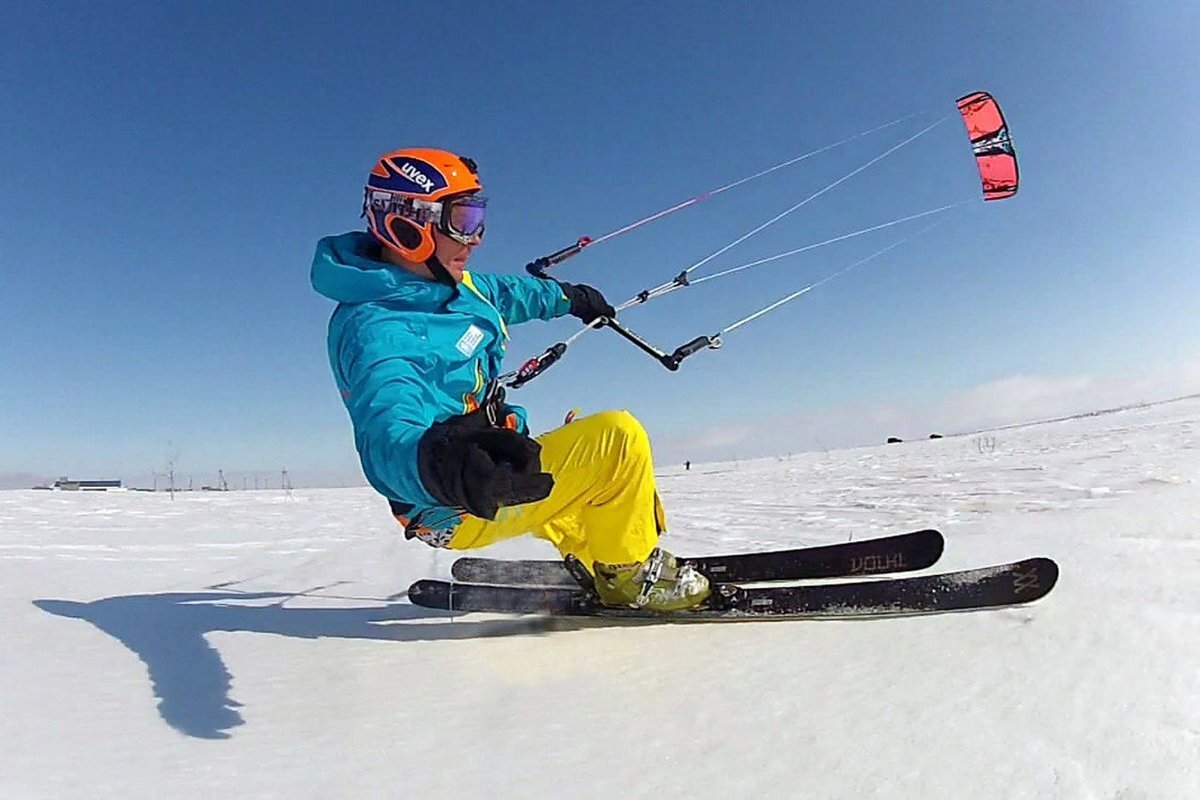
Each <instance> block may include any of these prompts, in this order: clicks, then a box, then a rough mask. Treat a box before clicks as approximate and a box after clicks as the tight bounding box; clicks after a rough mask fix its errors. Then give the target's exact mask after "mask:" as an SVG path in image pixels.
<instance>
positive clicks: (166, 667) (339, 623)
mask: <svg viewBox="0 0 1200 800" xmlns="http://www.w3.org/2000/svg"><path fill="white" fill-rule="evenodd" d="M213 588H214V589H215V588H217V587H213ZM296 596H297V595H296V594H291V593H285V592H238V591H203V592H180V593H168V594H141V595H138V594H134V595H124V596H119V597H105V598H102V599H100V600H94V601H92V602H90V603H82V602H77V601H74V600H34V601H33V604H34V605H35V606H37V607H38V608H40V609H42V610H43V611H46V612H49V613H51V614H56V615H58V616H61V617H71V618H75V619H83V620H87V621H88V622H90V623H92V624H93V625H95V626H96V627H97V628H99V629H100V630H102V631H104V632H105V633H107V634H108V635H110V636H112V637H114V638H115V639H117V640H118V641H119V642H121V644H123V645H125V646H126V647H128V648H129V649H130V650H132V651H133V652H134V653H135V654H136V655H137V657H138V658H140V659H141V660H142V661H143V662H144V663H145V664H146V668H147V670H148V671H149V673H150V683H151V686H152V688H153V690H154V694H155V696H156V697H158V698H159V703H158V711H159V713H160V714H161V715H162V718H163V720H164V721H165V722H166V723H167V724H168V725H170V726H171V727H173V728H175V729H176V730H178V731H180V732H182V733H184V734H187V735H188V736H195V737H198V738H202V739H227V738H229V733H227V731H228V730H229V729H230V728H234V727H236V726H238V725H241V724H243V720H242V715H241V714H239V713H238V711H237V709H238V707H239V706H240V704H239V703H237V702H236V701H235V700H233V699H232V698H231V697H230V696H229V689H230V683H231V676H230V674H229V670H228V669H226V667H225V664H224V662H223V661H222V660H221V656H220V654H219V653H218V652H217V651H216V649H214V648H213V647H212V645H210V644H209V643H208V641H206V639H205V634H206V633H209V632H211V631H249V632H255V633H274V634H279V635H281V636H297V637H300V638H304V639H315V638H319V637H326V636H332V637H337V638H343V639H383V640H390V641H401V642H405V641H408V642H411V641H422V640H426V641H427V640H433V639H471V638H477V637H481V636H504V635H509V634H515V633H531V632H538V631H540V630H542V629H544V625H543V624H542V623H541V622H539V621H538V620H537V619H517V620H493V621H485V622H455V623H454V624H444V625H437V624H428V623H425V624H421V623H419V622H418V621H419V620H422V619H424V620H429V619H430V618H439V617H443V618H446V619H449V617H450V614H448V613H446V612H439V611H430V610H428V609H423V608H419V607H414V606H411V605H408V604H401V603H399V602H392V600H393V598H389V599H388V601H384V602H383V603H382V604H380V605H375V606H361V607H357V608H329V609H326V608H296V607H288V606H285V605H283V601H284V600H287V599H289V598H294V597H296ZM270 600H275V601H276V602H273V603H265V604H264V601H270ZM255 603H257V604H255ZM406 622H407V624H406ZM387 623H392V624H387Z"/></svg>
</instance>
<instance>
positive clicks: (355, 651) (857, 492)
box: [0, 399, 1200, 800]
mask: <svg viewBox="0 0 1200 800" xmlns="http://www.w3.org/2000/svg"><path fill="white" fill-rule="evenodd" d="M660 485H661V488H662V490H663V493H664V497H665V501H666V503H667V507H668V511H669V513H670V515H671V523H672V532H671V534H670V536H669V539H667V540H666V542H669V543H670V545H671V546H673V547H674V549H675V550H676V551H682V552H686V553H695V554H701V553H709V552H716V551H742V550H752V549H756V548H762V547H777V546H788V545H790V546H795V545H805V544H821V543H828V542H836V541H844V540H846V539H848V538H851V537H853V538H864V537H867V536H872V535H880V534H886V533H897V532H900V531H903V530H906V529H911V528H916V527H925V526H936V527H939V528H941V529H942V530H943V531H944V532H945V534H946V536H947V549H946V554H945V556H944V558H943V560H942V563H941V564H940V565H939V567H938V568H939V569H941V568H946V569H955V568H964V567H971V566H980V565H984V564H991V563H998V562H1003V561H1009V560H1013V559H1017V558H1021V557H1024V556H1032V555H1047V556H1051V557H1053V558H1055V559H1057V560H1058V562H1059V564H1060V566H1061V568H1062V577H1061V578H1060V580H1059V583H1058V586H1057V588H1056V589H1055V590H1054V592H1053V593H1052V594H1051V595H1050V596H1049V597H1047V598H1046V599H1044V600H1042V601H1040V602H1039V603H1036V604H1033V605H1030V606H1025V607H1020V608H1014V609H1004V610H995V611H987V612H977V613H966V614H951V615H943V616H935V617H924V618H901V619H885V620H872V621H820V622H813V621H806V622H778V621H776V622H750V623H725V624H713V625H696V624H692V625H671V624H652V625H637V626H629V625H621V624H613V623H607V624H602V623H598V622H590V621H555V622H554V624H552V625H548V624H546V623H545V622H544V621H543V620H539V619H537V618H533V617H524V618H503V617H495V616H485V615H468V616H463V617H458V618H456V619H454V620H451V619H450V618H449V617H448V616H447V615H444V614H439V613H435V612H427V611H425V610H422V609H418V608H414V607H413V606H411V605H409V604H408V603H407V602H406V601H405V600H403V589H404V588H405V587H406V586H407V585H408V583H409V582H410V581H412V580H414V579H416V578H418V577H423V576H445V575H448V570H449V564H450V561H451V559H452V557H453V555H452V554H450V553H447V552H445V551H435V550H432V549H429V548H426V547H425V546H423V545H420V544H418V543H415V542H405V541H404V540H403V539H402V537H401V536H399V535H398V533H397V531H396V529H395V525H394V523H393V522H392V521H391V519H390V518H389V516H388V514H387V510H386V506H385V504H383V503H382V501H380V500H378V499H377V498H375V497H374V496H373V495H372V494H371V493H370V491H369V490H365V489H364V490H359V489H339V490H307V491H296V492H293V493H292V495H291V496H287V495H284V494H282V493H278V492H274V493H272V492H231V493H228V494H207V493H196V494H184V495H179V496H177V497H176V499H175V500H174V501H171V500H170V499H169V498H168V496H167V495H165V494H140V493H125V494H90V493H83V494H74V493H50V492H34V491H23V492H4V493H0V603H2V606H0V609H2V611H0V613H2V619H3V624H4V628H3V630H4V634H5V637H4V638H5V647H4V649H3V652H2V654H0V685H2V686H3V692H2V694H0V764H2V765H3V768H2V769H0V796H3V797H6V798H27V797H88V798H93V797H121V798H126V797H146V798H151V797H153V798H158V797H206V798H207V797H213V796H220V797H264V798H266V797H288V798H296V797H322V798H324V797H397V798H401V797H531V798H533V797H598V798H606V799H609V798H616V797H660V796H685V797H693V798H708V797H722V798H730V797H770V798H776V797H778V798H793V797H818V798H826V797H833V798H865V797H887V798H892V797H922V798H959V797H963V796H976V797H984V798H1057V797H1063V798H1076V797H1087V798H1092V797H1095V798H1125V799H1126V800H1132V799H1133V798H1148V797H1152V798H1191V797H1200V659H1198V658H1197V646H1198V645H1200V636H1198V634H1200V581H1198V580H1197V575H1198V569H1197V567H1198V566H1200V539H1198V537H1200V526H1198V525H1197V523H1198V521H1200V400H1195V399H1192V400H1185V401H1179V402H1174V403H1168V404H1163V405H1158V406H1153V407H1149V408H1141V409H1136V410H1129V411H1123V412H1119V413H1113V414H1107V415H1103V416H1095V417H1085V418H1080V419H1072V420H1067V421H1060V422H1054V423H1051V424H1042V425H1035V426H1030V427H1025V428H1019V429H1014V430H1004V431H996V432H993V433H988V434H979V435H971V436H964V437H953V438H946V439H941V440H931V441H920V442H910V443H905V444H901V445H892V446H881V447H876V448H867V449H857V450H848V451H841V452H831V453H825V454H821V453H816V454H804V455H799V456H795V457H793V458H790V459H786V460H774V459H766V460H761V461H755V462H743V463H740V464H733V463H729V464H718V465H694V466H693V469H692V471H691V472H683V471H680V470H664V471H663V473H662V474H661V483H660ZM666 542H665V543H666ZM485 552H489V551H485ZM489 554H492V555H504V556H514V557H516V556H523V557H538V556H549V555H551V554H552V553H551V552H550V551H549V548H548V546H547V545H544V544H542V543H540V542H536V541H533V540H529V539H524V540H520V541H516V542H511V543H506V544H504V545H502V546H499V547H497V548H493V549H492V550H491V551H490V552H489Z"/></svg>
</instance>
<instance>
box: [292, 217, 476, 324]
mask: <svg viewBox="0 0 1200 800" xmlns="http://www.w3.org/2000/svg"><path fill="white" fill-rule="evenodd" d="M379 247H380V245H379V243H378V242H376V241H375V239H374V237H372V236H371V235H370V234H369V233H364V232H362V231H351V232H350V233H343V234H339V235H337V236H326V237H324V238H323V239H321V241H319V242H317V251H316V253H314V254H313V262H312V273H311V278H312V285H313V288H314V289H316V290H317V291H318V292H319V293H321V294H323V295H324V296H326V297H328V298H329V299H331V300H336V301H337V302H339V303H373V302H379V301H400V302H404V303H408V304H411V305H414V306H429V307H433V306H436V305H440V304H442V303H445V302H446V301H447V300H449V299H450V297H451V296H452V295H453V293H454V290H453V289H451V288H450V287H448V286H443V285H442V284H440V283H437V282H436V281H430V280H426V279H424V278H422V277H421V276H419V275H413V274H412V273H410V272H405V271H404V270H403V269H401V268H400V267H396V266H393V265H391V264H388V263H386V262H383V261H380V260H379Z"/></svg>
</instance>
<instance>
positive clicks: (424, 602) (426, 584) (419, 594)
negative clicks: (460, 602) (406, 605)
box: [407, 578, 449, 609]
mask: <svg viewBox="0 0 1200 800" xmlns="http://www.w3.org/2000/svg"><path fill="white" fill-rule="evenodd" d="M407 594H408V601H409V602H410V603H412V604H413V605H417V606H424V607H425V608H443V609H444V608H447V607H448V604H449V597H448V596H447V594H446V591H445V584H444V583H443V582H441V581H435V580H429V579H426V578H422V579H421V580H419V581H416V582H415V583H413V584H412V585H411V586H409V587H408V592H407Z"/></svg>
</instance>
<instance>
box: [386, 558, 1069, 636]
mask: <svg viewBox="0 0 1200 800" xmlns="http://www.w3.org/2000/svg"><path fill="white" fill-rule="evenodd" d="M1057 579H1058V565H1057V564H1055V563H1054V562H1053V561H1051V560H1050V559H1048V558H1030V559H1026V560H1024V561H1017V562H1014V563H1012V564H1000V565H998V566H992V567H983V568H980V569H968V570H962V571H960V572H947V573H943V574H941V575H922V576H918V577H908V578H889V579H883V580H872V581H856V582H851V583H828V584H819V585H810V586H773V587H766V588H744V587H741V586H737V585H735V584H717V585H716V587H715V589H716V590H715V591H714V593H713V596H712V598H710V600H709V602H708V604H707V605H706V606H704V607H701V608H698V609H696V610H692V611H681V612H676V613H673V614H657V613H654V612H652V611H646V610H643V609H637V608H611V607H607V606H602V605H600V604H599V603H598V602H597V601H596V599H595V595H593V594H592V593H590V592H586V591H584V590H582V589H579V588H575V589H565V588H557V587H542V586H492V585H482V584H469V583H450V582H448V581H436V580H420V581H417V582H416V583H414V584H413V585H412V586H411V587H410V588H409V590H408V598H409V600H410V601H412V602H413V603H414V604H416V605H419V606H424V607H426V608H436V609H443V610H449V611H483V612H493V613H503V614H549V615H565V616H582V617H606V618H608V617H616V618H627V619H658V620H665V621H686V620H712V619H730V620H738V619H788V618H792V619H805V618H821V617H831V618H850V617H879V616H900V615H909V614H936V613H941V612H945V611H967V610H975V609H983V608H995V607H998V606H1009V605H1016V604H1019V603H1028V602H1030V601H1032V600H1037V599H1038V598H1040V597H1044V596H1045V595H1046V594H1047V593H1048V592H1049V591H1050V590H1051V589H1052V588H1054V583H1055V581H1056V580H1057Z"/></svg>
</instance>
